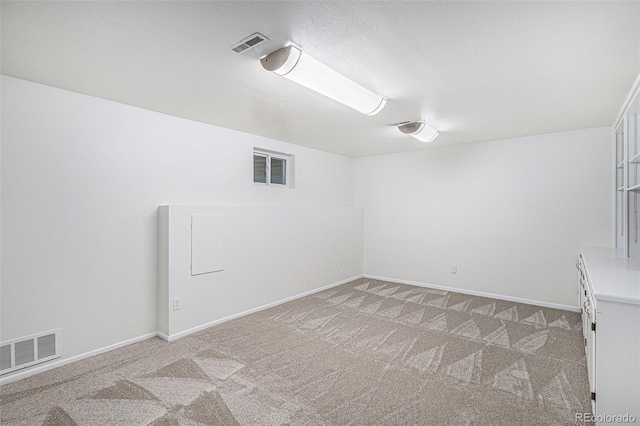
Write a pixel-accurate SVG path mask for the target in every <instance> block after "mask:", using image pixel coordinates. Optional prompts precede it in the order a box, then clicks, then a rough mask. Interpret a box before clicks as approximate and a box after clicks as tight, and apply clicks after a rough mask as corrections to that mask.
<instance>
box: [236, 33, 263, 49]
mask: <svg viewBox="0 0 640 426" xmlns="http://www.w3.org/2000/svg"><path fill="white" fill-rule="evenodd" d="M268 40H269V39H268V38H266V37H265V36H263V35H262V34H260V33H253V34H251V35H250V36H249V37H247V38H245V39H243V40H240V41H239V42H237V43H236V44H234V45H233V46H231V50H233V51H234V52H236V53H243V52H245V51H247V50H249V49H252V48H254V47H256V46H257V45H259V44H261V43H264V42H265V41H268Z"/></svg>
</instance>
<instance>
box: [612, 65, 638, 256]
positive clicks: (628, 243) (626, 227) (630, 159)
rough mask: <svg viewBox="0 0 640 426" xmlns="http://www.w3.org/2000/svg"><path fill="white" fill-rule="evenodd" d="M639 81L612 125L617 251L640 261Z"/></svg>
mask: <svg viewBox="0 0 640 426" xmlns="http://www.w3.org/2000/svg"><path fill="white" fill-rule="evenodd" d="M639 89H640V77H639V79H638V80H636V84H635V85H634V88H633V91H632V92H631V95H630V97H629V100H628V101H627V102H626V104H625V105H626V109H625V110H624V111H623V114H622V115H621V116H620V117H619V118H618V121H617V122H616V125H615V132H614V143H615V174H616V176H615V193H616V201H615V207H616V220H615V226H616V229H615V231H616V247H617V248H618V249H619V250H620V251H621V252H622V254H623V255H624V256H628V257H638V258H640V140H639V136H640V95H639Z"/></svg>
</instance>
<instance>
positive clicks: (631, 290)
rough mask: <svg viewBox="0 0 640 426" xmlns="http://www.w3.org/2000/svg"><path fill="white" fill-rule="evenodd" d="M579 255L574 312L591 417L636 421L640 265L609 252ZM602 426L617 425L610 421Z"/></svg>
mask: <svg viewBox="0 0 640 426" xmlns="http://www.w3.org/2000/svg"><path fill="white" fill-rule="evenodd" d="M580 252H581V253H580V261H579V263H578V268H579V269H580V284H579V285H580V287H579V290H580V306H581V310H582V320H583V327H582V330H583V335H584V339H585V352H586V356H587V368H588V370H589V384H590V387H591V392H592V407H593V413H594V415H595V416H616V415H620V416H623V415H629V416H634V417H635V418H636V421H638V420H640V259H634V258H628V257H625V256H622V255H621V254H620V252H619V251H616V250H615V249H614V248H601V247H581V250H580ZM603 419H605V417H603ZM602 423H603V424H604V423H605V422H602ZM598 424H600V423H598ZM607 424H618V423H616V422H615V419H614V422H613V423H612V422H608V423H607ZM619 424H622V422H619Z"/></svg>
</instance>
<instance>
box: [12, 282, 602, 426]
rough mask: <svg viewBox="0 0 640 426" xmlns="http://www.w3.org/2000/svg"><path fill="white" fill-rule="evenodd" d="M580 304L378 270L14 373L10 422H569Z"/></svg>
mask: <svg viewBox="0 0 640 426" xmlns="http://www.w3.org/2000/svg"><path fill="white" fill-rule="evenodd" d="M585 365H586V361H585V355H584V347H583V340H582V334H581V326H580V316H579V314H576V313H573V312H566V311H560V310H555V309H549V308H541V307H538V306H532V305H524V304H519V303H514V302H506V301H501V300H495V299H487V298H483V297H475V296H468V295H463V294H459V293H452V292H446V291H441V290H431V289H426V288H420V287H413V286H408V285H399V284H392V283H386V282H381V281H373V280H368V279H359V280H357V281H354V282H351V283H348V284H344V285H342V286H339V287H335V288H333V289H330V290H327V291H324V292H322V293H317V294H315V295H312V296H308V297H304V298H302V299H298V300H295V301H292V302H289V303H285V304H283V305H280V306H277V307H275V308H271V309H268V310H265V311H261V312H258V313H255V314H252V315H248V316H245V317H242V318H239V319H236V320H232V321H229V322H226V323H224V324H221V325H218V326H215V327H211V328H209V329H206V330H203V331H201V332H198V333H196V334H193V335H191V336H187V337H184V338H182V339H179V340H178V341H175V342H173V343H167V342H165V341H163V340H161V339H159V338H153V339H149V340H146V341H143V342H140V343H137V344H134V345H130V346H127V347H125V348H121V349H118V350H114V351H111V352H108V353H106V354H102V355H99V356H96V357H93V358H90V359H86V360H83V361H79V362H76V363H73V364H69V365H67V366H64V367H61V368H58V369H55V370H51V371H48V372H45V373H42V374H40V375H37V376H33V377H31V378H28V379H25V380H22V381H19V382H15V383H11V384H9V385H6V386H4V387H3V388H2V390H1V392H0V396H1V400H0V409H1V411H2V414H1V422H2V424H3V425H4V424H6V425H40V424H43V425H47V426H51V425H56V426H65V425H90V426H98V425H148V424H151V425H154V426H160V425H162V426H164V425H167V426H168V425H188V426H189V425H194V426H195V425H237V424H240V425H279V424H291V425H340V426H342V425H351V424H357V425H508V426H515V425H564V424H575V422H574V418H575V414H576V413H582V412H590V400H589V389H588V384H587V370H586V367H585Z"/></svg>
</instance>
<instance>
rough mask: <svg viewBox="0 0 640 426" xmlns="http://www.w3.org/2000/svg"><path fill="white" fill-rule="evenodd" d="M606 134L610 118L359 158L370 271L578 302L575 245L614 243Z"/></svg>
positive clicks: (359, 198)
mask: <svg viewBox="0 0 640 426" xmlns="http://www.w3.org/2000/svg"><path fill="white" fill-rule="evenodd" d="M611 141H612V136H611V128H608V127H606V128H595V129H587V130H579V131H571V132H563V133H555V134H547V135H540V136H531V137H524V138H518V139H512V140H501V141H491V142H483V143H476V144H469V145H464V146H453V147H447V148H436V149H430V150H425V151H418V152H407V153H402V154H394V155H382V156H376V157H367V158H359V159H356V160H355V171H354V176H355V178H354V179H355V202H356V205H361V206H364V208H365V231H364V235H365V242H364V262H365V266H364V273H365V274H366V275H374V276H381V277H390V278H395V279H400V280H407V281H415V282H420V283H427V284H434V285H441V286H449V287H454V288H460V289H466V290H471V291H480V292H488V293H493V294H500V295H506V296H512V297H520V298H525V299H531V300H537V301H543V302H548V303H558V304H564V305H572V306H576V305H577V287H576V279H577V278H576V277H577V272H576V269H575V266H574V265H575V263H576V261H577V257H578V246H579V245H581V244H591V245H611V244H612V232H611V229H612V213H611V203H612V197H613V194H612V186H613V184H612V162H613V160H612V148H611V143H612V142H611ZM454 264H455V265H457V266H458V273H457V274H456V275H453V274H451V273H450V268H451V266H452V265H454Z"/></svg>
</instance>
